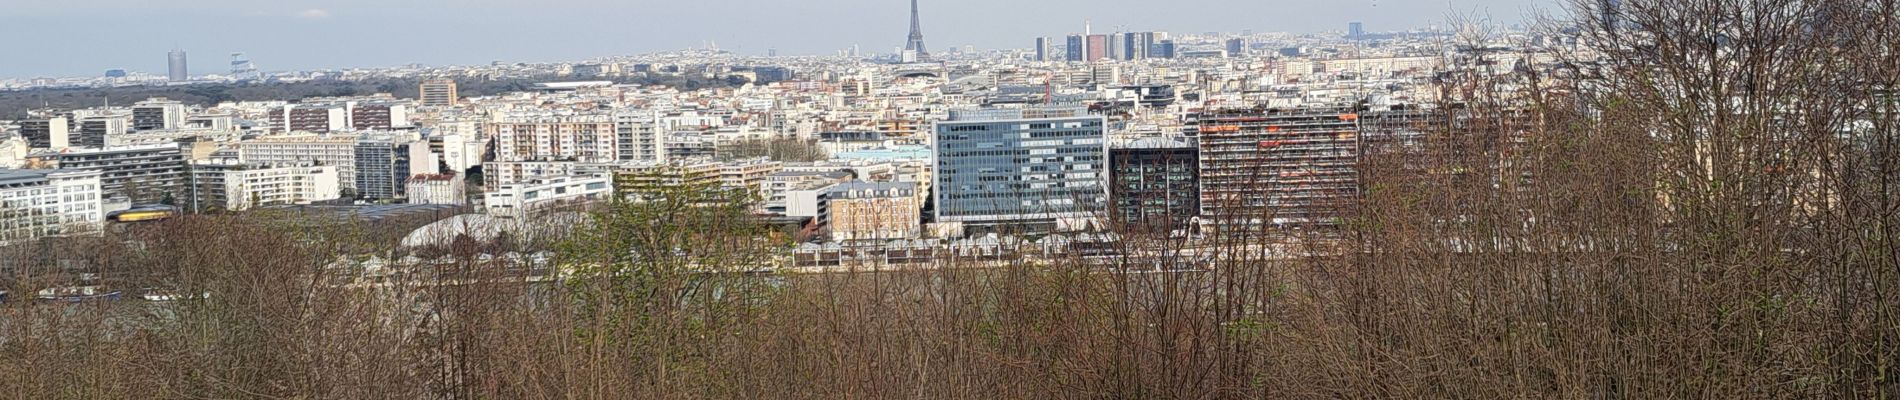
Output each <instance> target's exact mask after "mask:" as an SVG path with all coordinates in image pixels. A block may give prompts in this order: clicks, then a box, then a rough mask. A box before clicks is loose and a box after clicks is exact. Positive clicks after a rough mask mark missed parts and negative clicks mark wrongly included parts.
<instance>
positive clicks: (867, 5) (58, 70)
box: [0, 0, 1557, 78]
mask: <svg viewBox="0 0 1900 400" xmlns="http://www.w3.org/2000/svg"><path fill="white" fill-rule="evenodd" d="M714 3H718V4H705V3H704V2H701V3H694V4H678V3H655V2H633V3H626V4H622V3H596V2H593V1H590V0H570V1H561V2H554V3H549V4H535V5H531V6H523V5H519V4H515V3H512V2H505V1H493V0H480V1H472V2H455V3H449V2H445V1H439V0H421V1H405V2H399V3H394V4H386V3H379V2H371V1H366V0H342V1H330V2H284V3H270V4H251V2H242V1H235V0H206V1H197V2H192V3H191V4H186V5H176V6H170V7H158V6H155V5H151V4H147V3H144V2H136V1H129V0H78V1H71V2H54V1H50V0H23V2H22V4H17V5H11V6H9V7H8V8H7V9H4V10H0V34H5V35H7V36H14V37H20V36H31V37H42V38H53V40H36V41H29V42H23V43H21V44H19V45H17V46H16V48H15V49H14V51H15V52H17V54H57V55H60V56H59V57H25V58H22V59H20V60H18V61H16V62H12V63H8V64H7V65H0V78H36V77H75V76H91V75H97V74H100V73H103V72H104V71H105V70H107V69H115V68H123V69H126V70H129V71H134V72H145V73H163V72H164V71H165V69H166V65H164V64H161V61H159V59H160V56H159V55H160V54H162V53H165V52H166V51H168V50H170V49H173V48H179V49H183V50H186V51H189V52H197V53H200V54H207V55H209V54H216V55H221V54H226V53H230V52H245V53H247V54H249V55H250V57H251V58H252V60H255V61H256V64H257V65H258V68H260V69H261V70H270V71H286V70H316V69H337V68H376V67H390V66H398V65H406V64H412V63H414V64H425V65H471V64H482V63H487V62H491V61H506V62H557V61H574V60H582V59H590V58H597V57H605V56H614V55H628V54H640V53H649V52H655V51H665V50H673V49H682V48H693V47H700V46H702V45H703V44H705V43H719V44H720V47H721V48H722V49H726V50H731V51H734V52H737V53H742V54H753V53H756V54H761V55H763V54H765V53H766V52H767V50H768V49H776V50H777V52H778V53H779V54H782V55H820V54H831V53H832V52H834V51H836V50H839V49H844V48H849V47H851V46H853V45H856V46H860V47H861V48H862V49H864V51H865V52H875V53H887V52H890V51H892V50H894V49H897V48H901V47H903V46H904V45H905V42H904V39H905V37H904V34H905V33H906V30H907V29H908V28H909V27H908V26H907V23H908V18H907V16H908V15H907V13H908V8H909V6H910V4H909V2H905V1H902V0H824V1H816V2H790V3H791V4H784V3H780V2H765V3H759V2H745V1H734V0H717V1H714ZM1556 3H1557V2H1556V0H1478V1H1461V2H1460V1H1426V2H1393V1H1388V2H1384V3H1379V2H1375V1H1361V2H1350V3H1347V4H1317V5H1316V4H1305V3H1303V2H1295V1H1288V0H1270V1H1233V0H1209V1H1199V2H1196V4H1171V5H1170V7H1173V8H1175V9H1183V11H1181V12H1178V13H1161V14H1168V15H1158V14H1157V13H1154V12H1153V8H1154V7H1156V6H1155V5H1152V4H1146V3H1137V2H1132V1H1113V2H1089V1H1081V0H1058V1H1047V2H1036V3H1033V4H1026V5H1025V4H1017V3H1008V2H1003V1H999V0H977V1H962V2H956V3H949V2H942V1H923V4H922V8H923V19H924V20H925V23H926V24H927V25H930V30H929V32H930V38H931V40H930V41H931V42H932V43H933V46H935V47H940V48H962V47H964V46H966V45H967V46H975V47H978V48H984V49H995V48H1026V47H1028V46H1029V43H1031V41H1032V40H1033V38H1036V37H1043V36H1058V35H1063V34H1067V33H1071V32H1080V31H1081V30H1082V27H1083V24H1084V22H1085V21H1086V22H1093V26H1094V28H1095V30H1097V31H1098V32H1115V31H1171V32H1180V33H1199V32H1241V31H1245V30H1252V31H1256V32H1290V33H1315V32H1330V31H1344V30H1345V27H1346V24H1347V23H1349V22H1355V21H1358V22H1364V23H1365V24H1366V27H1367V30H1368V31H1373V32H1381V31H1391V30H1405V29H1414V28H1423V27H1427V26H1431V25H1435V24H1439V23H1441V22H1443V21H1444V20H1445V19H1446V18H1447V16H1449V15H1452V14H1458V13H1462V14H1471V13H1481V14H1486V15H1489V16H1490V17H1491V18H1492V19H1493V21H1494V22H1495V23H1497V24H1501V25H1512V24H1518V23H1522V22H1524V21H1526V20H1527V19H1528V17H1526V16H1527V15H1531V14H1532V13H1534V12H1536V11H1537V10H1549V9H1552V8H1554V7H1556ZM1196 6H1199V7H1196ZM1202 8H1205V9H1221V10H1225V11H1224V12H1220V13H1200V12H1194V10H1196V9H1202ZM999 9H1009V10H1012V12H1010V13H1006V14H998V13H995V12H994V10H999ZM1052 15H1056V16H1059V17H1051V16H1052ZM1288 15H1300V16H1302V17H1301V18H1281V17H1279V16H1288ZM521 19H529V20H536V21H548V22H544V23H535V24H529V25H526V27H531V28H533V29H482V28H480V27H483V26H504V25H507V26H516V25H518V24H516V23H517V22H519V20H521ZM432 21H434V22H432ZM552 21H565V22H562V23H553V22H552ZM970 21H983V23H981V24H972V23H970ZM707 22H713V23H707ZM445 24H447V25H445ZM508 24H516V25H508ZM101 27H105V28H101ZM735 27H750V28H749V29H733V28H735ZM254 32H274V33H272V34H254ZM28 33H32V34H30V35H29V34H28ZM590 36H593V37H599V36H606V37H609V38H613V37H621V38H625V39H621V40H598V39H597V38H589V37H590ZM577 38H586V40H574V39H577ZM204 57H205V56H201V57H199V59H200V60H215V59H216V57H213V58H204ZM200 62H209V61H200ZM207 65H208V64H207ZM194 69H197V70H201V71H220V70H221V68H211V67H206V66H200V67H199V68H194Z"/></svg>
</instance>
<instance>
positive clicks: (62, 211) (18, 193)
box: [0, 169, 106, 243]
mask: <svg viewBox="0 0 1900 400" xmlns="http://www.w3.org/2000/svg"><path fill="white" fill-rule="evenodd" d="M99 175H100V172H99V171H65V170H19V169H0V243H3V242H11V241H16V240H25V239H32V238H38V237H47V236H60V235H75V234H88V233H94V232H98V231H99V230H100V227H102V226H103V225H104V224H105V220H106V215H105V206H104V204H103V202H104V197H105V196H104V195H103V193H101V192H102V190H103V188H102V186H103V185H102V184H101V183H100V179H99Z"/></svg>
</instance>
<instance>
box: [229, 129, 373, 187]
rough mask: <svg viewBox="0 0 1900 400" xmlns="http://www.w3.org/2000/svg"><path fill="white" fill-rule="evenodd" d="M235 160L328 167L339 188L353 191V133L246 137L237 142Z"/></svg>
mask: <svg viewBox="0 0 1900 400" xmlns="http://www.w3.org/2000/svg"><path fill="white" fill-rule="evenodd" d="M238 161H239V162H241V163H243V164H246V165H261V166H271V167H283V166H309V165H316V166H332V167H336V174H337V181H338V182H339V184H341V185H342V186H343V189H347V190H351V191H354V190H356V136H355V135H305V136H280V137H266V138H260V139H255V140H247V141H244V142H243V143H240V144H238Z"/></svg>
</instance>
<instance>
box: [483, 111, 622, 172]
mask: <svg viewBox="0 0 1900 400" xmlns="http://www.w3.org/2000/svg"><path fill="white" fill-rule="evenodd" d="M617 132H618V131H617V130H616V128H615V126H614V121H613V119H612V118H610V117H608V116H604V115H587V116H538V117H516V118H507V119H504V120H503V121H501V122H491V123H488V124H484V125H483V128H482V133H483V134H484V135H486V136H487V137H489V138H493V139H494V140H495V159H496V160H497V161H533V160H568V161H579V162H613V161H615V160H617V159H619V157H620V152H619V137H618V135H617Z"/></svg>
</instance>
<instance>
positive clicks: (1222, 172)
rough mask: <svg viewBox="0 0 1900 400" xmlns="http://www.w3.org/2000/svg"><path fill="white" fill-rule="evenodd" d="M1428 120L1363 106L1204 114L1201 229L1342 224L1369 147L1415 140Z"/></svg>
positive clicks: (1405, 112) (1201, 117) (1406, 112)
mask: <svg viewBox="0 0 1900 400" xmlns="http://www.w3.org/2000/svg"><path fill="white" fill-rule="evenodd" d="M1422 115H1423V114H1422V113H1420V112H1418V111H1415V110H1409V109H1405V108H1402V107H1400V108H1394V107H1382V109H1381V110H1377V111H1373V110H1370V109H1368V108H1367V107H1364V106H1362V105H1358V104H1351V105H1341V106H1322V107H1301V108H1290V109H1276V108H1266V107H1253V108H1228V109H1210V110H1206V111H1204V112H1202V113H1200V115H1199V116H1198V117H1199V118H1198V121H1197V123H1198V128H1199V129H1198V135H1199V143H1200V145H1199V147H1200V174H1201V180H1200V184H1201V226H1202V228H1203V229H1205V230H1208V231H1209V232H1219V231H1221V230H1252V229H1258V228H1265V227H1288V228H1299V227H1319V226H1333V225H1337V224H1338V223H1339V222H1340V219H1341V218H1342V217H1345V216H1347V215H1349V213H1350V210H1351V208H1352V206H1353V204H1355V203H1356V201H1357V199H1358V196H1359V193H1360V189H1361V187H1360V184H1361V173H1362V171H1361V170H1360V163H1361V158H1362V155H1363V154H1365V152H1366V151H1365V150H1366V148H1367V146H1368V145H1369V144H1371V143H1377V142H1380V141H1382V140H1385V139H1381V138H1386V139H1394V140H1397V141H1399V142H1404V141H1408V140H1411V139H1408V138H1415V137H1416V136H1417V135H1418V134H1419V132H1422V130H1421V129H1420V128H1419V127H1420V126H1421V125H1419V124H1418V122H1420V121H1422V120H1423V118H1422ZM1368 136H1370V137H1368Z"/></svg>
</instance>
